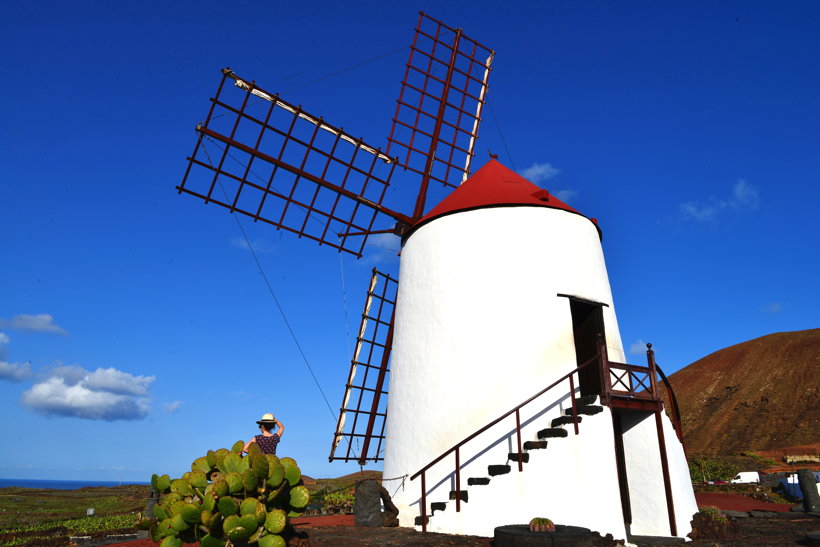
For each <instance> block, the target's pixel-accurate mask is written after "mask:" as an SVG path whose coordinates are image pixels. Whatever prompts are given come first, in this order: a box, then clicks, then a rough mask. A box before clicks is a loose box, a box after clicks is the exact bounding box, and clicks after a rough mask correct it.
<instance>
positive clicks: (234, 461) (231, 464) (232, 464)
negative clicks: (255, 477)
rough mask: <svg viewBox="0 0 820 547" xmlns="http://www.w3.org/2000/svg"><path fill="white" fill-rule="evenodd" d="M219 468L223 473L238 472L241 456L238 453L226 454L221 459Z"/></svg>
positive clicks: (240, 466) (240, 467) (240, 465)
mask: <svg viewBox="0 0 820 547" xmlns="http://www.w3.org/2000/svg"><path fill="white" fill-rule="evenodd" d="M220 469H221V470H222V471H224V472H225V473H238V472H239V471H240V469H242V457H241V456H239V455H238V454H233V453H231V454H228V455H227V456H225V459H224V460H223V461H222V467H221V468H220Z"/></svg>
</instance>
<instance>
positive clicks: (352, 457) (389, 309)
mask: <svg viewBox="0 0 820 547" xmlns="http://www.w3.org/2000/svg"><path fill="white" fill-rule="evenodd" d="M397 292H398V281H397V280H396V279H394V278H392V277H390V276H389V275H387V274H384V273H381V272H379V271H378V270H376V268H373V274H372V276H371V278H370V288H369V289H368V291H367V299H366V300H365V306H364V313H362V322H361V325H360V327H359V335H358V336H357V337H356V348H355V349H354V351H353V359H351V361H350V373H349V374H348V378H347V383H346V385H345V393H344V397H343V398H342V407H341V411H340V412H339V421H338V423H337V424H336V433H335V435H334V436H333V445H332V446H331V449H330V458H329V460H330V461H333V460H342V461H357V462H359V463H360V464H361V465H364V463H365V462H367V461H374V462H375V461H379V460H381V459H383V458H382V455H381V454H382V445H383V444H384V425H385V420H386V418H387V385H388V376H389V372H390V371H389V368H388V363H389V361H390V350H391V348H392V345H393V312H394V309H395V306H396V294H397ZM348 415H350V420H349V422H348ZM342 439H346V440H347V447H346V450H345V451H344V454H336V449H337V448H338V446H339V443H340V442H341V441H342Z"/></svg>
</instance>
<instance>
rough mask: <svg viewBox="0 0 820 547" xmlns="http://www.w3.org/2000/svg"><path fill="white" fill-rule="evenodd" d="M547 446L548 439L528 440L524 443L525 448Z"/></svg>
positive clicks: (538, 448) (542, 447)
mask: <svg viewBox="0 0 820 547" xmlns="http://www.w3.org/2000/svg"><path fill="white" fill-rule="evenodd" d="M546 447H547V441H527V442H525V443H524V450H540V449H544V448H546Z"/></svg>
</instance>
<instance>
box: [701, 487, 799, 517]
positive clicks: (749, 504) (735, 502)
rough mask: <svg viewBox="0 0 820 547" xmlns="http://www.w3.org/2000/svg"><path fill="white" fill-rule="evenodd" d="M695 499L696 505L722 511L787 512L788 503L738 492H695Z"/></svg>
mask: <svg viewBox="0 0 820 547" xmlns="http://www.w3.org/2000/svg"><path fill="white" fill-rule="evenodd" d="M695 499H696V500H697V502H698V507H703V506H704V505H711V506H713V507H717V508H718V509H722V510H723V511H774V512H775V513H788V512H789V510H790V507H791V506H789V505H786V504H784V503H768V502H765V501H760V500H756V499H752V498H750V497H747V496H741V495H740V494H727V493H724V492H696V493H695Z"/></svg>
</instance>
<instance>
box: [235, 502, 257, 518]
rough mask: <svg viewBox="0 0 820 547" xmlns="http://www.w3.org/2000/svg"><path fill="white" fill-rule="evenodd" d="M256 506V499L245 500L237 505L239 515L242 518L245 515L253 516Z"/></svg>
mask: <svg viewBox="0 0 820 547" xmlns="http://www.w3.org/2000/svg"><path fill="white" fill-rule="evenodd" d="M257 505H259V500H257V499H256V498H245V499H243V500H242V503H240V504H239V514H240V515H242V516H243V517H244V516H245V515H255V514H256V506H257Z"/></svg>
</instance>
